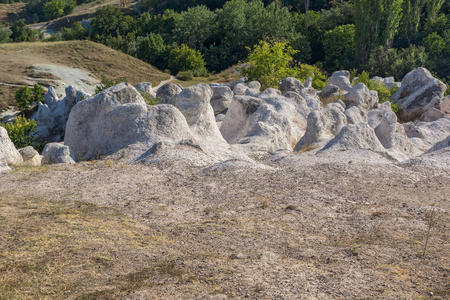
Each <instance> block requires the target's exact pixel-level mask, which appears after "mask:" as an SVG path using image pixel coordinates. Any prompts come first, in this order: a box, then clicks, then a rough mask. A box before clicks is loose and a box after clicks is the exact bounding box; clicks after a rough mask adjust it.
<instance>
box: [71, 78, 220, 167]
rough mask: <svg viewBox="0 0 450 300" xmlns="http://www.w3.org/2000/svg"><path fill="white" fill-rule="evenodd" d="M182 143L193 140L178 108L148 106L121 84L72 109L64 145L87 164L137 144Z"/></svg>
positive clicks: (126, 85)
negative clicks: (95, 158) (91, 160)
mask: <svg viewBox="0 0 450 300" xmlns="http://www.w3.org/2000/svg"><path fill="white" fill-rule="evenodd" d="M208 105H209V103H208ZM209 107H210V109H211V111H212V108H211V106H209ZM183 139H194V138H193V136H192V133H191V131H190V130H189V126H188V124H187V122H186V119H185V117H184V116H183V114H182V113H181V112H180V111H179V110H178V109H177V108H175V107H174V106H173V105H154V106H148V105H146V104H145V102H144V99H143V98H142V96H141V95H140V94H139V92H138V91H137V90H136V89H135V88H134V87H133V86H131V85H128V84H126V83H122V84H119V85H116V86H114V87H111V88H109V89H107V90H105V91H103V92H101V93H99V94H97V95H95V96H94V97H91V98H89V99H87V100H85V101H82V102H79V103H78V104H77V105H75V106H74V108H73V109H72V111H71V113H70V116H69V120H68V121H67V126H66V136H65V141H64V142H65V144H66V145H68V146H69V147H70V148H71V149H72V151H73V153H74V154H75V157H76V158H79V159H84V160H86V159H89V158H93V157H99V156H103V155H106V154H110V153H114V152H116V151H118V150H119V149H122V148H124V147H126V146H127V145H132V144H136V143H143V144H145V145H148V146H151V145H153V144H155V143H156V142H159V141H165V140H168V141H172V142H176V141H181V140H183Z"/></svg>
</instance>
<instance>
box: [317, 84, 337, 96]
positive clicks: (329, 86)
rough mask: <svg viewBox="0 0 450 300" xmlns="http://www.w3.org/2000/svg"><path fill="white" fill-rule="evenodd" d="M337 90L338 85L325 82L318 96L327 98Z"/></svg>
mask: <svg viewBox="0 0 450 300" xmlns="http://www.w3.org/2000/svg"><path fill="white" fill-rule="evenodd" d="M338 92H339V87H338V86H336V85H334V84H331V83H329V84H327V85H326V86H325V87H324V88H323V89H322V90H321V91H320V94H319V96H320V98H321V99H323V98H327V97H329V96H331V95H332V94H334V93H338Z"/></svg>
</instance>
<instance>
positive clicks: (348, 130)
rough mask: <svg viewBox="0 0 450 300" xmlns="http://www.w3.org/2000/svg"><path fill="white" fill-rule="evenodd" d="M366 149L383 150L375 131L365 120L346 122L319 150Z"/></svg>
mask: <svg viewBox="0 0 450 300" xmlns="http://www.w3.org/2000/svg"><path fill="white" fill-rule="evenodd" d="M358 149H366V150H371V151H375V152H385V151H386V150H385V149H384V147H383V145H382V144H381V143H380V141H379V140H378V138H377V136H376V134H375V131H374V130H373V128H372V127H370V126H369V124H368V123H366V122H361V123H358V124H348V125H346V126H345V127H344V128H342V130H341V131H340V132H339V134H338V135H336V137H334V138H333V139H332V140H331V141H330V142H329V143H328V144H327V145H326V146H325V147H324V148H322V149H321V150H320V151H327V150H328V151H348V150H358Z"/></svg>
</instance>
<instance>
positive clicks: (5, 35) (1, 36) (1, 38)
mask: <svg viewBox="0 0 450 300" xmlns="http://www.w3.org/2000/svg"><path fill="white" fill-rule="evenodd" d="M10 36H11V32H10V31H9V30H4V29H3V28H2V26H0V44H1V43H8V42H9V41H10V39H9V37H10Z"/></svg>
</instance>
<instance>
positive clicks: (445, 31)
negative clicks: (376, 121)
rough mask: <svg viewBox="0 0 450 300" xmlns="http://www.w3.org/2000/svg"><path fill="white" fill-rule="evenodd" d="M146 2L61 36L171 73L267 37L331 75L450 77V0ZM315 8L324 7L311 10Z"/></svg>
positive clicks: (231, 58)
mask: <svg viewBox="0 0 450 300" xmlns="http://www.w3.org/2000/svg"><path fill="white" fill-rule="evenodd" d="M52 1H56V0H52ZM146 1H147V2H146ZM146 1H144V2H143V5H148V6H149V10H150V12H145V13H143V14H141V15H136V16H130V15H125V14H124V13H123V12H122V11H121V10H120V9H119V8H117V7H112V6H104V7H101V8H100V9H98V11H97V12H96V15H95V17H94V19H93V21H92V26H91V28H90V29H85V28H83V27H82V26H81V24H80V23H75V25H74V27H73V28H71V29H63V30H62V32H61V35H60V37H57V38H60V39H64V40H71V39H90V40H93V41H96V42H100V43H103V44H105V45H107V46H110V47H112V48H114V49H118V50H121V51H123V52H125V53H128V54H130V55H133V56H135V57H137V58H139V59H142V60H144V61H146V62H148V63H150V64H152V65H154V66H156V67H158V68H159V69H161V70H166V69H169V70H170V71H171V72H172V73H173V74H176V73H177V71H178V70H184V69H187V68H194V67H193V66H195V68H197V69H199V68H200V69H202V71H201V72H203V71H204V68H206V69H207V70H209V71H214V72H219V71H221V70H224V69H225V68H227V67H229V66H232V65H234V64H236V63H238V62H240V61H244V60H245V59H246V58H247V56H248V54H249V52H250V50H251V48H252V47H253V46H254V45H256V44H257V43H258V42H259V41H260V40H269V39H270V40H279V41H286V42H288V43H289V45H290V46H291V47H292V48H293V49H294V50H297V52H296V54H295V57H294V59H295V63H297V64H298V63H302V64H304V63H307V64H311V65H316V66H318V67H319V68H322V69H323V70H325V71H326V72H328V73H331V72H333V71H335V70H338V69H347V70H355V71H358V72H361V71H367V72H369V73H370V74H371V76H375V75H378V76H394V77H395V78H396V79H398V80H399V79H401V78H403V76H404V75H405V74H406V73H407V72H409V71H411V70H412V69H414V68H417V67H419V66H424V67H427V68H428V69H430V70H431V71H432V72H433V73H434V74H435V75H437V76H438V77H440V78H441V79H443V80H446V81H447V82H448V81H449V80H450V78H449V77H448V76H449V75H450V4H449V1H445V0H354V1H331V2H328V1H311V7H310V10H308V11H305V5H304V2H303V1H291V0H283V1H277V2H271V3H267V2H269V1H266V0H264V1H263V0H251V1H247V0H231V1H227V2H225V1H221V0H217V1H206V0H191V1H181V0H180V1H178V0H175V1H161V0H159V1H157V0H146ZM313 3H314V5H316V6H318V7H322V8H323V7H325V8H327V9H321V10H319V11H315V10H312V8H313ZM197 4H201V5H198V6H195V5H197ZM296 5H297V6H296ZM185 8H187V9H185ZM183 9H185V10H183ZM159 10H164V11H162V12H159ZM13 39H14V40H16V38H13ZM19 40H20V39H19ZM174 57H177V59H178V61H183V60H184V62H183V63H182V64H181V63H178V62H176V61H175V62H174V60H175V58H174ZM188 66H191V67H188ZM201 72H200V73H201Z"/></svg>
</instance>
